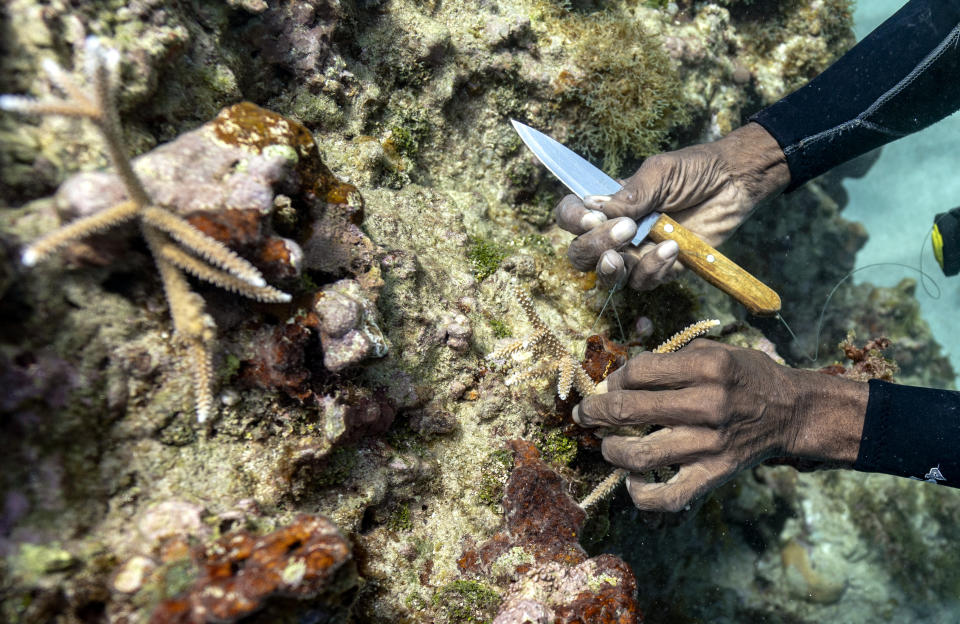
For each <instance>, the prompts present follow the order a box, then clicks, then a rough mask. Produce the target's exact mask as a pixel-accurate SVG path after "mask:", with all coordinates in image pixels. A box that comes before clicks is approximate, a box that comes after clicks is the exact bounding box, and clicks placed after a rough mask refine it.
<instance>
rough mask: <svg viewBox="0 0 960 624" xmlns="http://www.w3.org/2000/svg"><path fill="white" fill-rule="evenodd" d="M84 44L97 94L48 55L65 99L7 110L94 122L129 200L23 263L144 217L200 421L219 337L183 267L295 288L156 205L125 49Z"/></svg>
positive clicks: (74, 226) (218, 281)
mask: <svg viewBox="0 0 960 624" xmlns="http://www.w3.org/2000/svg"><path fill="white" fill-rule="evenodd" d="M85 50H86V54H87V64H86V74H87V77H88V79H89V81H90V83H91V86H92V89H93V91H92V93H90V94H88V93H85V92H84V91H83V89H81V88H80V87H79V85H77V84H76V83H75V82H74V81H73V79H72V78H71V77H70V76H69V75H68V74H67V72H66V71H64V70H63V68H61V67H60V66H59V65H57V64H56V63H55V62H52V61H49V62H46V63H44V70H45V71H46V72H47V75H48V76H49V78H50V81H51V82H52V83H53V84H54V85H55V86H56V87H57V88H58V89H60V90H61V91H62V92H63V93H64V95H66V98H64V99H45V100H35V99H33V98H28V97H22V96H16V95H4V96H2V97H0V109H4V110H8V111H12V112H19V113H25V114H34V115H63V116H67V117H77V118H80V119H88V120H90V121H92V122H93V123H94V125H95V126H96V128H97V130H98V131H99V132H100V135H101V137H102V138H103V141H104V145H105V147H106V148H107V152H108V155H109V157H110V162H111V163H112V164H113V166H114V169H115V170H116V174H117V176H118V177H119V178H120V180H121V181H122V182H123V186H124V188H125V190H126V194H127V200H126V201H122V202H120V203H118V204H116V205H114V206H112V207H110V208H107V209H105V210H101V211H99V212H97V213H95V214H93V215H90V216H87V217H83V218H80V219H77V220H76V221H73V222H72V223H69V224H67V225H65V226H63V227H61V228H60V229H58V230H55V231H53V232H51V233H50V234H47V235H46V236H44V237H43V238H41V239H40V240H38V241H35V242H34V243H33V244H31V245H29V246H28V247H27V248H26V249H25V250H24V251H23V253H22V256H21V260H22V262H23V264H24V265H26V266H33V265H35V264H36V263H37V262H39V261H41V260H43V259H45V258H47V257H49V256H50V255H51V254H53V253H54V252H56V251H57V250H59V249H61V248H63V247H64V246H65V245H67V244H68V243H70V242H73V241H75V240H77V239H80V238H84V237H86V236H90V235H91V234H95V233H99V232H103V231H104V230H107V229H110V228H112V227H115V226H117V225H120V224H122V223H126V222H128V221H131V220H134V219H137V220H138V221H139V225H140V232H141V234H142V235H143V237H144V239H146V241H147V246H148V247H149V248H150V253H151V254H152V256H153V258H154V261H155V262H156V264H157V269H158V270H159V271H160V277H161V279H162V281H163V288H164V292H165V294H166V297H167V304H168V306H169V308H170V316H171V317H172V319H173V326H174V329H175V331H176V334H177V337H178V338H179V340H180V341H182V343H183V344H184V346H185V347H186V349H187V354H188V360H189V361H190V366H191V368H192V372H193V388H194V403H195V406H196V412H197V420H198V421H199V422H201V423H202V422H204V421H205V420H207V418H208V417H209V416H210V413H211V411H212V410H213V394H212V389H211V387H212V384H213V366H212V353H211V350H212V346H213V343H214V341H215V339H216V325H215V323H214V321H213V319H212V318H211V317H210V315H208V314H207V313H206V312H205V311H204V303H203V299H202V298H201V297H200V295H198V294H197V293H195V292H193V290H191V288H190V285H189V283H188V282H187V279H186V276H185V274H184V273H189V274H191V275H193V276H194V277H197V278H199V279H201V280H203V281H206V282H210V283H211V284H214V285H216V286H219V287H221V288H224V289H226V290H230V291H233V292H236V293H239V294H241V295H244V296H245V297H249V298H251V299H256V300H258V301H264V302H287V301H290V295H288V294H287V293H285V292H282V291H280V290H277V289H275V288H273V287H271V286H268V285H267V283H266V280H264V278H263V275H261V273H260V271H259V270H258V269H257V268H256V267H255V266H253V265H252V264H251V263H249V262H248V261H246V260H244V259H243V258H241V257H240V256H238V255H237V254H236V253H234V252H233V251H231V250H230V249H228V248H227V247H226V245H224V244H222V243H220V242H219V241H217V240H216V239H214V238H211V237H210V236H207V235H206V234H204V233H203V232H201V231H200V230H198V229H197V228H195V227H194V226H193V225H191V224H190V223H189V222H187V221H186V220H184V219H183V218H181V217H179V216H177V215H176V214H174V213H173V212H171V211H169V210H167V209H165V208H162V207H160V206H157V205H155V204H154V202H153V201H152V200H151V198H150V195H149V194H148V193H147V190H146V188H145V187H144V185H143V182H142V181H141V179H140V178H139V177H138V175H137V174H136V173H135V172H134V169H133V165H132V163H131V161H130V158H129V156H128V154H127V149H126V146H125V145H124V142H123V138H122V131H121V129H120V121H119V115H118V113H117V110H116V107H115V105H114V95H115V90H116V73H117V66H118V62H119V55H118V54H117V52H116V51H115V50H108V49H106V48H104V47H103V46H101V45H100V43H99V41H98V40H97V39H96V38H95V37H89V38H87V40H86V43H85Z"/></svg>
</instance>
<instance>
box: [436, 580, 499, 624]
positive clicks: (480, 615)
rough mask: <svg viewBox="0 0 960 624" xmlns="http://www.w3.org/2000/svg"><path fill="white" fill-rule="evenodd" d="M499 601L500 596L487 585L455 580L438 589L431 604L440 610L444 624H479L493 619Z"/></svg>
mask: <svg viewBox="0 0 960 624" xmlns="http://www.w3.org/2000/svg"><path fill="white" fill-rule="evenodd" d="M500 600H501V599H500V594H499V593H497V591H496V590H494V589H493V588H492V587H490V586H488V585H485V584H483V583H481V582H479V581H464V580H457V581H453V582H452V583H448V584H447V585H444V586H443V587H441V588H440V589H438V590H437V592H436V593H435V594H434V595H433V598H432V600H431V604H433V606H435V607H440V608H441V609H442V613H443V615H444V616H445V617H444V619H443V621H445V622H449V623H450V624H481V623H483V622H489V621H491V620H492V619H493V616H494V614H495V612H496V611H495V610H496V608H497V607H498V606H499V605H500Z"/></svg>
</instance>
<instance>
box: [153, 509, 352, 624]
mask: <svg viewBox="0 0 960 624" xmlns="http://www.w3.org/2000/svg"><path fill="white" fill-rule="evenodd" d="M193 558H194V563H195V564H196V566H197V567H198V568H199V572H200V574H199V576H198V578H197V580H196V581H195V582H194V583H193V585H192V586H191V587H190V588H189V589H187V590H186V591H185V592H183V593H182V594H180V595H178V596H175V597H173V598H168V599H167V600H164V601H163V602H161V603H160V604H159V605H158V606H157V608H156V609H155V610H154V612H153V614H152V616H151V618H150V622H151V624H171V623H175V624H203V623H205V622H235V621H237V620H240V619H241V618H243V617H245V616H247V615H250V614H251V613H254V612H255V611H258V610H260V609H261V608H263V607H264V605H265V604H266V602H267V601H268V600H269V599H270V598H272V597H281V596H282V597H290V598H300V599H306V598H310V599H314V600H317V599H319V602H318V603H317V604H322V605H324V606H328V607H330V608H331V609H332V611H333V612H345V605H339V604H338V603H339V601H340V599H339V595H340V594H341V593H343V592H344V591H346V590H348V589H349V588H351V587H352V586H353V585H354V584H355V583H356V578H355V576H356V575H355V572H354V570H353V567H352V565H349V564H350V563H351V562H352V555H351V552H350V544H349V542H348V541H347V540H346V538H344V537H343V535H341V534H340V531H339V530H337V527H336V526H335V525H334V524H333V523H332V522H330V521H329V520H327V519H326V518H324V517H323V516H315V515H309V514H301V515H300V516H297V518H296V519H295V520H294V521H293V522H292V523H291V524H289V525H287V526H285V527H282V528H280V529H277V530H276V531H274V532H273V533H269V534H267V535H264V536H262V537H254V536H253V535H251V534H250V533H248V532H246V531H241V532H238V533H234V534H231V535H227V536H225V537H223V538H221V539H219V540H217V541H215V542H214V543H212V544H210V545H208V546H206V547H201V548H197V549H195V550H194V553H193Z"/></svg>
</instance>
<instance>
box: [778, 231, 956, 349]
mask: <svg viewBox="0 0 960 624" xmlns="http://www.w3.org/2000/svg"><path fill="white" fill-rule="evenodd" d="M936 225H937V222H936V221H934V224H933V225H931V226H930V229H929V230H927V233H926V234H925V235H924V237H923V238H922V239H921V241H920V253H919V255H918V258H917V266H910V265H909V264H903V263H902V262H874V263H872V264H867V265H865V266H862V267H860V268H857V269H853V270H852V271H850V272H849V273H847V274H846V275H844V276H843V277H842V278H840V280H839V281H838V282H837V283H836V284H834V286H833V288H832V289H830V294H828V295H827V299H826V301H824V302H823V307H822V308H821V309H820V317H819V318H818V319H817V332H816V339H815V341H814V345H815V347H816V348H815V349H814V352H813V356H812V357H811V355H810V352H809V351H808V352H807V353H805V354H804V355H803V357H805V358H807V359H808V360H809V361H811V362H816V361H817V358H819V357H820V337H821V336H822V334H823V320H824V318H826V314H827V308H828V307H829V305H830V300H831V299H833V295H834V294H835V293H836V292H837V289H839V288H840V286H841V285H842V284H843V283H844V282H845V281H847V280H848V279H850V278H851V277H853V274H854V273H859V272H860V271H865V270H867V269H872V268H876V267H881V266H895V267H900V268H903V269H908V270H910V271H916V272H917V273H918V274H919V275H920V285H921V287H922V288H923V292H924V293H926V295H927V296H928V297H930V298H931V299H933V300H934V301H936V300H939V299H940V296H941V294H942V291H941V289H940V284H939V283H938V282H937V280H936V279H935V278H934V277H933V276H932V275H930V274H929V273H927V272H926V271H924V270H923V251H924V248H925V247H926V245H927V241H928V240H931V238H930V235H931V234H932V233H933V228H934V227H936ZM776 318H777V320H779V321H780V322H781V323H782V324H783V326H784V327H785V328H786V329H787V331H788V332H789V333H790V336H791V338H792V339H793V343H794V344H796V345H799V344H800V340H799V339H798V338H797V335H796V334H795V333H794V332H793V329H791V328H790V325H789V324H788V323H787V321H786V319H784V318H783V316H781V315H780V314H779V313H778V314H777V316H776Z"/></svg>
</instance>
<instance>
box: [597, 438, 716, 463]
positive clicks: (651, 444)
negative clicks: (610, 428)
mask: <svg viewBox="0 0 960 624" xmlns="http://www.w3.org/2000/svg"><path fill="white" fill-rule="evenodd" d="M601 449H602V451H603V457H604V459H606V460H607V461H608V462H610V463H611V464H613V465H614V466H618V467H620V468H626V469H627V470H629V471H630V472H646V471H648V470H652V469H654V468H659V467H662V466H672V465H675V464H687V463H690V462H692V461H693V460H695V459H698V458H700V457H703V456H704V455H708V454H713V453H717V452H719V451H720V450H721V449H722V444H721V439H720V435H719V434H718V433H717V431H716V430H714V429H707V428H704V427H666V428H663V429H660V430H658V431H654V432H653V433H650V434H648V435H645V436H642V437H636V436H616V435H614V436H606V437H605V438H603V445H602V447H601Z"/></svg>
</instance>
